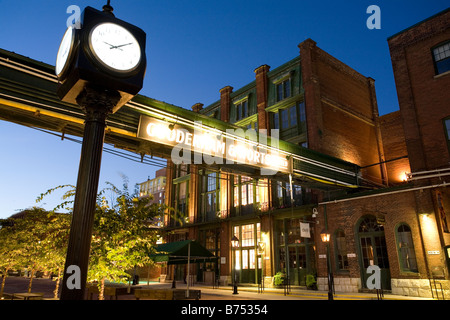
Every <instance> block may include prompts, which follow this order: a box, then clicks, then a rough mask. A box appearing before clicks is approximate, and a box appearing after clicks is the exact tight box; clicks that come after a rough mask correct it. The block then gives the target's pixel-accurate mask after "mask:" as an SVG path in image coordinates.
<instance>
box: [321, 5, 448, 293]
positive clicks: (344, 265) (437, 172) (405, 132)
mask: <svg viewBox="0 0 450 320" xmlns="http://www.w3.org/2000/svg"><path fill="white" fill-rule="evenodd" d="M449 21H450V10H445V11H443V12H441V13H439V14H437V15H435V16H433V17H430V18H429V19H427V20H425V21H422V22H420V23H418V24H416V25H414V26H412V27H411V28H408V29H406V30H404V31H402V32H400V33H397V34H395V35H393V36H391V37H390V38H389V39H388V44H389V48H390V52H391V59H392V65H393V71H394V77H395V83H396V87H397V94H398V100H399V106H400V111H396V112H393V113H391V114H388V115H384V116H382V117H379V125H380V128H381V138H382V141H383V147H384V157H385V159H386V163H385V165H386V170H387V182H388V184H389V186H391V182H392V181H395V179H396V178H397V179H402V180H406V179H405V178H406V177H405V174H406V173H407V174H408V183H406V184H404V185H403V186H397V187H388V188H382V189H379V190H374V191H370V192H366V193H362V194H357V195H354V196H353V197H344V198H341V199H335V201H322V202H320V203H319V212H320V214H322V220H325V219H327V223H328V229H329V232H330V233H331V234H332V239H333V236H334V239H333V241H331V242H330V247H331V252H333V254H332V255H331V260H332V266H333V268H332V269H333V270H334V275H335V287H336V290H338V291H352V290H360V289H361V288H365V287H366V285H367V284H366V280H367V278H368V276H369V275H370V274H367V273H366V270H367V267H368V266H369V265H371V264H375V265H378V266H379V267H380V268H381V277H382V286H383V288H384V289H391V290H392V292H393V293H397V294H404V295H412V296H430V297H431V296H433V295H434V296H435V297H436V294H439V296H440V297H442V294H445V296H446V298H448V297H449V294H450V291H449V290H450V287H449V281H448V279H449V267H450V262H449V261H450V260H449V255H450V252H449V250H450V249H449V248H450V246H449V245H450V233H449V229H448V225H449V222H450V218H449V217H448V208H449V205H450V193H449V191H448V182H447V181H448V175H449V174H450V167H449V163H450V158H449V150H450V149H449V143H448V142H449V128H450V120H448V119H449V117H450V104H449V102H450V90H449V88H450V71H449V70H450V48H449V44H450V28H449V27H450V23H449ZM405 155H407V157H405ZM318 251H319V253H320V252H322V253H323V252H324V251H325V248H324V247H323V246H322V247H320V246H319V248H318ZM318 268H319V271H318V274H319V287H321V288H326V283H327V281H326V279H325V276H326V271H325V268H326V266H325V264H324V263H319V264H318ZM429 279H437V280H436V281H437V282H438V284H437V286H436V287H437V288H438V289H440V288H441V287H440V286H441V285H442V289H443V291H440V290H437V291H433V292H431V290H430V284H431V283H430V281H429ZM432 281H434V280H432ZM432 284H433V286H434V282H432Z"/></svg>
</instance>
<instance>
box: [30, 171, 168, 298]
mask: <svg viewBox="0 0 450 320" xmlns="http://www.w3.org/2000/svg"><path fill="white" fill-rule="evenodd" d="M123 181H124V182H123V187H122V189H119V188H117V187H116V186H115V185H113V184H112V183H109V182H107V183H106V184H107V186H108V187H107V188H105V189H103V190H101V191H100V192H99V194H98V196H97V205H96V210H95V215H94V226H93V234H92V241H91V252H90V257H89V269H88V281H90V282H97V284H98V286H99V292H100V295H99V299H103V292H104V286H105V281H111V282H119V283H120V282H122V283H123V282H126V281H127V279H128V278H129V277H130V274H128V273H127V271H129V270H131V269H133V268H134V267H135V266H143V265H148V264H151V263H152V261H151V260H150V258H149V256H150V254H151V253H152V250H153V248H154V244H155V243H156V240H157V236H158V230H157V228H155V227H154V221H156V219H157V217H158V216H160V215H161V214H162V213H163V212H164V210H166V209H167V208H165V206H164V205H161V204H151V203H150V202H151V200H152V198H151V197H144V198H139V197H138V194H139V193H138V189H137V188H135V190H134V192H133V193H130V191H129V188H128V179H127V178H126V177H123ZM67 187H68V188H69V190H68V191H67V192H66V193H65V194H64V195H63V202H62V203H61V204H60V205H58V206H57V208H55V209H69V210H71V208H70V206H71V204H72V203H73V200H72V198H73V196H74V195H75V187H74V186H72V185H63V186H58V187H56V188H53V189H50V190H48V191H47V192H45V193H43V194H41V196H40V197H39V198H38V201H41V200H42V199H43V198H44V197H45V196H48V195H50V194H51V193H52V192H53V191H55V190H57V189H61V188H67Z"/></svg>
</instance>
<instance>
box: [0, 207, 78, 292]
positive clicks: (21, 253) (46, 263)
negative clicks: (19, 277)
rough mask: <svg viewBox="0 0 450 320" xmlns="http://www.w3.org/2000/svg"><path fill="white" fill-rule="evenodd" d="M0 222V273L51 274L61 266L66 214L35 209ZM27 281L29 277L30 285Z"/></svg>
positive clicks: (68, 217) (68, 220)
mask: <svg viewBox="0 0 450 320" xmlns="http://www.w3.org/2000/svg"><path fill="white" fill-rule="evenodd" d="M0 223H1V225H2V228H1V229H0V243H1V244H2V245H1V246H0V270H1V271H2V272H3V273H4V274H7V272H8V270H14V269H15V270H22V269H25V268H26V269H28V270H29V271H31V274H32V276H33V275H34V272H35V271H36V270H40V271H44V272H55V271H57V270H58V269H62V268H63V267H64V261H65V255H66V248H67V239H68V234H69V226H70V215H68V214H57V213H55V212H47V211H45V210H44V209H42V208H37V207H35V208H32V209H29V210H26V211H25V212H24V214H23V216H22V217H16V218H9V219H5V220H2V221H1V222H0ZM31 281H32V277H31V280H30V285H31ZM30 289H31V287H30ZM1 290H2V291H3V285H2V289H1Z"/></svg>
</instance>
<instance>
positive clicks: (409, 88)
mask: <svg viewBox="0 0 450 320" xmlns="http://www.w3.org/2000/svg"><path fill="white" fill-rule="evenodd" d="M449 21H450V11H447V12H444V13H443V14H441V15H439V16H437V17H434V18H432V19H430V20H427V21H425V22H423V23H421V24H419V25H417V26H415V27H413V28H411V29H408V30H406V31H404V32H402V33H400V34H398V35H396V36H394V37H392V38H390V39H389V40H388V43H389V48H390V52H391V59H392V66H393V70H394V77H395V83H396V87H397V95H398V100H399V105H400V110H401V112H402V116H403V121H404V122H403V126H404V128H405V137H406V144H407V147H408V152H409V155H410V162H411V168H412V170H413V171H421V170H431V169H435V168H441V167H446V166H448V163H449V161H450V155H449V151H448V147H447V143H446V140H445V132H444V127H443V123H442V119H443V118H445V117H448V116H450V90H449V88H450V74H449V73H447V74H442V75H439V76H436V75H435V69H434V62H433V56H432V51H431V49H432V47H434V46H436V45H438V44H440V43H442V42H444V41H448V40H450V22H449Z"/></svg>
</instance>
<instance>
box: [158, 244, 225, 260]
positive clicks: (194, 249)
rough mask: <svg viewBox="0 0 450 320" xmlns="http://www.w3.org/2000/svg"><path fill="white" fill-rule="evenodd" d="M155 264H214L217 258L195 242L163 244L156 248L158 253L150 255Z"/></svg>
mask: <svg viewBox="0 0 450 320" xmlns="http://www.w3.org/2000/svg"><path fill="white" fill-rule="evenodd" d="M150 258H152V260H153V261H155V262H157V263H158V262H167V264H186V263H188V261H189V263H200V262H214V261H216V260H217V257H216V256H214V255H213V254H212V253H211V252H210V251H209V250H208V249H206V248H205V247H203V246H202V245H201V244H199V243H198V242H196V241H194V240H183V241H177V242H169V243H163V244H160V245H158V246H157V247H156V253H154V254H152V255H150Z"/></svg>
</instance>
